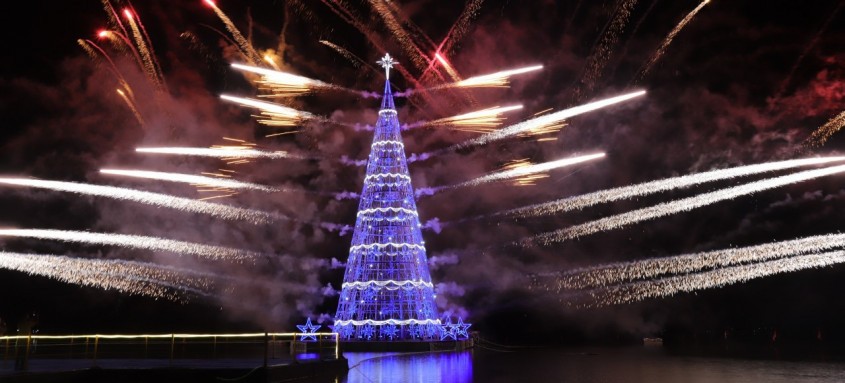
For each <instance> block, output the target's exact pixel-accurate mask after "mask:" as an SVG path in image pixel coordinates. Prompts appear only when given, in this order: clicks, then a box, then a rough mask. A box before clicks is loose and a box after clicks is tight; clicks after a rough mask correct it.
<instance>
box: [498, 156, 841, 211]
mask: <svg viewBox="0 0 845 383" xmlns="http://www.w3.org/2000/svg"><path fill="white" fill-rule="evenodd" d="M838 161H845V157H820V158H802V159H797V160H787V161H778V162H767V163H762V164H756V165H746V166H739V167H735V168H728V169H719V170H712V171H708V172H703V173H697V174H688V175H685V176H680V177H672V178H667V179H662V180H657V181H650V182H645V183H641V184H637V185H630V186H623V187H618V188H613V189H607V190H601V191H597V192H593V193H588V194H583V195H579V196H574V197H569V198H563V199H559V200H556V201H551V202H546V203H541V204H537V205H531V206H526V207H522V208H518V209H513V210H509V211H506V212H502V213H498V214H497V215H500V214H507V215H516V216H520V217H529V216H539V215H549V214H554V213H558V212H565V211H572V210H576V209H582V208H585V207H589V206H593V205H597V204H600V203H606V202H613V201H619V200H623V199H630V198H634V197H641V196H646V195H650V194H654V193H659V192H663V191H668V190H674V189H680V188H685V187H689V186H694V185H699V184H703V183H707V182H713V181H722V180H727V179H731V178H736V177H742V176H748V175H753V174H759V173H766V172H773V171H778V170H784V169H791V168H796V167H801V166H809V165H820V164H825V163H830V162H838Z"/></svg>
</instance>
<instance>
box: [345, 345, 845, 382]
mask: <svg viewBox="0 0 845 383" xmlns="http://www.w3.org/2000/svg"><path fill="white" fill-rule="evenodd" d="M344 355H345V356H346V358H347V359H349V366H350V368H351V369H350V371H349V374H348V375H347V376H346V377H345V378H340V379H338V380H335V381H336V382H338V383H340V382H346V383H364V382H366V383H371V382H403V383H438V382H443V383H470V382H485V383H495V382H566V383H612V382H625V383H639V382H642V383H669V382H672V383H674V382H684V383H733V382H736V383H746V382H748V383H750V382H766V383H787V382H789V383H794V382H814V383H815V382H819V383H828V382H829V383H834V382H836V383H841V382H845V363H842V362H832V363H822V362H794V361H778V360H749V359H728V358H708V357H688V356H672V355H668V354H666V353H665V352H664V351H663V349H662V348H660V347H632V348H603V349H585V350H554V349H544V350H527V351H517V352H507V353H505V352H492V351H486V350H474V351H464V352H448V353H418V354H391V353H352V352H347V353H345V354H344Z"/></svg>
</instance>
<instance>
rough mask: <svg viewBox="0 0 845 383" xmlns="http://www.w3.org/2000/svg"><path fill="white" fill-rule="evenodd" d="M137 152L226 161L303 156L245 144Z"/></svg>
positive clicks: (150, 149)
mask: <svg viewBox="0 0 845 383" xmlns="http://www.w3.org/2000/svg"><path fill="white" fill-rule="evenodd" d="M135 152H138V153H149V154H171V155H179V156H195V157H211V158H220V159H223V160H226V161H235V160H241V159H247V158H266V159H272V160H279V159H285V158H291V159H301V158H302V157H300V156H296V155H293V154H290V153H288V152H285V151H273V152H268V151H263V150H258V149H252V148H249V147H243V146H225V147H216V148H186V147H158V148H135Z"/></svg>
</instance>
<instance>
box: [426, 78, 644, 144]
mask: <svg viewBox="0 0 845 383" xmlns="http://www.w3.org/2000/svg"><path fill="white" fill-rule="evenodd" d="M644 94H645V91H644V90H641V91H638V92H633V93H627V94H623V95H621V96H616V97H611V98H606V99H604V100H599V101H593V102H591V103H587V104H584V105H579V106H575V107H572V108H569V109H564V110H561V111H559V112H555V113H550V114H546V115H542V116H540V117H536V118H532V119H530V120H527V121H523V122H520V123H518V124H514V125H511V126H508V127H504V128H502V129H499V130H497V131H495V132H493V133H488V134H485V135H483V136H481V137H477V138H474V139H472V140H468V141H464V142H462V143H459V144H455V145H452V146H450V147H448V148H445V149H441V150H439V151H436V152H433V153H423V154H420V155H418V156H415V157H419V158H420V160H421V159H424V158H430V157H431V156H432V155H437V154H442V153H446V152H450V151H455V150H459V149H465V148H470V147H473V146H479V145H485V144H488V143H490V142H493V141H497V140H501V139H505V138H508V137H513V136H518V135H522V134H530V133H531V132H536V131H543V130H544V129H545V128H547V127H549V126H560V124H561V123H562V121H563V120H565V119H567V118H570V117H575V116H577V115H580V114H584V113H587V112H592V111H594V110H598V109H601V108H605V107H608V106H611V105H614V104H618V103H620V102H624V101H628V100H630V99H632V98H636V97H639V96H642V95H644ZM423 157H424V158H423Z"/></svg>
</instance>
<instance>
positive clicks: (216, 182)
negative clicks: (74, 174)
mask: <svg viewBox="0 0 845 383" xmlns="http://www.w3.org/2000/svg"><path fill="white" fill-rule="evenodd" d="M100 173H101V174H109V175H118V176H127V177H134V178H145V179H153V180H158V181H169V182H181V183H187V184H192V185H197V186H207V187H214V188H226V189H248V190H257V191H263V192H271V193H272V192H278V191H282V189H278V188H274V187H270V186H265V185H259V184H255V183H251V182H242V181H236V180H232V179H226V178H216V177H206V176H198V175H193V174H182V173H165V172H152V171H145V170H120V169H100Z"/></svg>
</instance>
